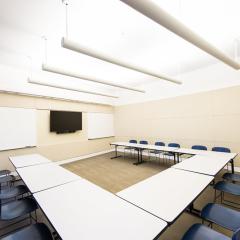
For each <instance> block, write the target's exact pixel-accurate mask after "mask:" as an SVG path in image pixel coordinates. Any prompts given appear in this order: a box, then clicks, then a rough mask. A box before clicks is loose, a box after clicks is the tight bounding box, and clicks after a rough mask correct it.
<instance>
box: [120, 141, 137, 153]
mask: <svg viewBox="0 0 240 240" xmlns="http://www.w3.org/2000/svg"><path fill="white" fill-rule="evenodd" d="M129 143H137V140H135V139H131V140H129ZM126 150H128V151H129V152H130V154H131V156H132V151H133V157H135V150H136V149H135V148H133V147H125V148H124V152H123V157H124V158H125V151H126Z"/></svg>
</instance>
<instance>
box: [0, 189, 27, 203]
mask: <svg viewBox="0 0 240 240" xmlns="http://www.w3.org/2000/svg"><path fill="white" fill-rule="evenodd" d="M27 192H29V190H28V188H27V187H26V186H25V185H18V186H15V187H10V188H7V189H3V190H1V193H0V199H1V200H3V199H10V198H14V197H17V196H19V195H23V194H25V193H27Z"/></svg>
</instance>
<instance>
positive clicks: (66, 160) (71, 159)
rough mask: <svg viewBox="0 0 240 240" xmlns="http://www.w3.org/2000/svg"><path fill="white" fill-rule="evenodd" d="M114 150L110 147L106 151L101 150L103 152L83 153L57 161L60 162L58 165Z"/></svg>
mask: <svg viewBox="0 0 240 240" xmlns="http://www.w3.org/2000/svg"><path fill="white" fill-rule="evenodd" d="M113 151H114V150H113V149H110V150H105V151H101V152H95V153H90V154H88V155H83V156H79V157H75V158H70V159H65V160H61V161H57V162H55V163H56V164H58V165H63V164H67V163H72V162H76V161H79V160H83V159H86V158H91V157H95V156H98V155H102V154H105V153H110V152H113Z"/></svg>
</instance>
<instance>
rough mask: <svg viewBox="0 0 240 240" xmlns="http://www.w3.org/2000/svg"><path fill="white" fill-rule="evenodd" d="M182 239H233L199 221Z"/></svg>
mask: <svg viewBox="0 0 240 240" xmlns="http://www.w3.org/2000/svg"><path fill="white" fill-rule="evenodd" d="M182 240H231V238H229V237H227V236H225V235H223V234H221V233H219V232H216V231H214V230H212V229H211V228H208V227H206V226H205V225H202V224H199V223H197V224H194V225H192V226H191V227H190V228H189V229H188V231H187V232H186V233H185V234H184V236H183V238H182Z"/></svg>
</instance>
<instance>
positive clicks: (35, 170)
mask: <svg viewBox="0 0 240 240" xmlns="http://www.w3.org/2000/svg"><path fill="white" fill-rule="evenodd" d="M16 171H17V172H18V174H19V176H20V177H21V178H22V180H23V182H24V183H25V184H26V186H27V187H28V189H29V191H30V192H31V193H36V192H39V191H43V190H46V189H49V188H53V187H56V186H59V185H62V184H66V183H69V182H72V181H77V180H79V179H81V177H79V176H78V175H76V174H74V173H72V172H70V171H68V170H66V169H64V168H63V167H60V166H59V165H57V164H55V163H46V164H41V165H35V166H29V167H24V168H17V169H16Z"/></svg>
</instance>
